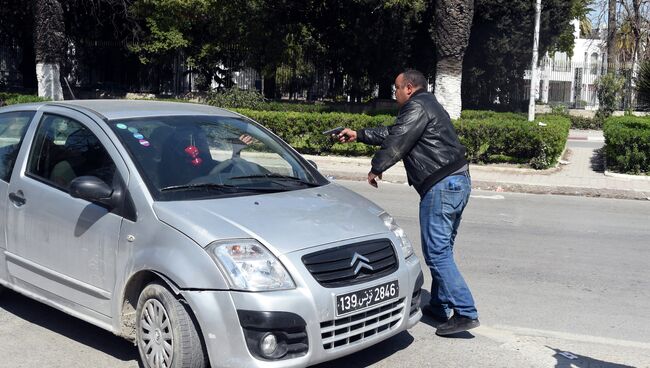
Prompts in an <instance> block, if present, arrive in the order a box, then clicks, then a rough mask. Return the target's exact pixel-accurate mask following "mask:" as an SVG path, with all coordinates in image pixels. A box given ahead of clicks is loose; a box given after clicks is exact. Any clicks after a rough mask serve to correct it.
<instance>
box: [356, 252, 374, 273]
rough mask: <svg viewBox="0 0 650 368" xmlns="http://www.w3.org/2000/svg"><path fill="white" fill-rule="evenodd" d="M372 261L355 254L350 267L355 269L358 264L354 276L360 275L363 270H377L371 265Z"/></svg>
mask: <svg viewBox="0 0 650 368" xmlns="http://www.w3.org/2000/svg"><path fill="white" fill-rule="evenodd" d="M369 263H370V260H369V259H368V258H366V257H364V256H362V255H361V254H359V253H357V252H354V255H353V256H352V261H351V262H350V267H354V265H355V264H356V265H357V266H356V267H355V269H354V274H355V275H358V274H359V271H361V269H362V268H367V269H369V270H370V271H374V270H375V269H374V268H372V266H371V265H369Z"/></svg>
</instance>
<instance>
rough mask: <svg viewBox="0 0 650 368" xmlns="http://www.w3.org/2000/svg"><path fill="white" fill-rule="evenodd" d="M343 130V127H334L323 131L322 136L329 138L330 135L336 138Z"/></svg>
mask: <svg viewBox="0 0 650 368" xmlns="http://www.w3.org/2000/svg"><path fill="white" fill-rule="evenodd" d="M343 129H345V128H343V127H336V128H334V129H330V130H326V131H324V132H323V134H325V135H328V136H331V135H336V136H338V135H339V134H341V132H342V131H343Z"/></svg>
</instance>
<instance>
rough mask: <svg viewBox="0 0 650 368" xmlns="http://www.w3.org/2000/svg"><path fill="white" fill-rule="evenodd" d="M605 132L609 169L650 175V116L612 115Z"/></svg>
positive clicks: (606, 122) (607, 121)
mask: <svg viewBox="0 0 650 368" xmlns="http://www.w3.org/2000/svg"><path fill="white" fill-rule="evenodd" d="M603 133H604V135H605V156H606V157H607V168H608V169H609V170H612V171H618V172H622V173H630V174H642V173H644V174H646V175H650V118H647V117H636V116H621V117H612V118H609V119H607V120H606V121H605V127H604V129H603Z"/></svg>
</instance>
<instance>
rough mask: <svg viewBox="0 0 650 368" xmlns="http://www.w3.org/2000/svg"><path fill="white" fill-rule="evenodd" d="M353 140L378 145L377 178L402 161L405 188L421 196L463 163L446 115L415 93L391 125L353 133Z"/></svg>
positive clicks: (425, 94)
mask: <svg viewBox="0 0 650 368" xmlns="http://www.w3.org/2000/svg"><path fill="white" fill-rule="evenodd" d="M357 141H359V142H362V143H366V144H372V145H375V146H379V145H380V146H381V149H380V150H379V151H377V153H375V156H374V157H373V158H372V163H371V164H372V169H371V170H370V171H371V172H372V173H373V174H375V175H379V174H380V173H383V172H384V171H386V170H387V169H388V168H389V167H391V166H393V165H395V164H396V163H397V162H398V161H399V160H402V159H403V160H404V167H405V168H406V175H407V177H408V182H409V185H412V186H413V187H414V188H415V189H416V190H417V191H418V193H419V194H420V196H421V197H423V196H424V195H425V194H426V192H427V191H428V190H429V189H430V188H431V187H432V186H433V185H435V184H436V183H437V182H439V181H440V180H442V179H444V178H445V177H447V176H448V175H449V174H452V173H454V172H456V171H458V170H459V169H460V168H462V167H463V166H464V165H466V164H467V160H466V159H465V146H463V145H462V144H461V143H460V141H459V140H458V136H457V135H456V130H455V129H454V126H453V125H452V124H451V119H450V118H449V114H447V112H446V111H445V109H444V108H443V107H442V105H440V103H439V102H438V100H437V99H436V98H435V96H434V95H433V94H431V93H429V92H426V91H424V90H421V91H417V92H416V93H415V94H413V95H411V98H409V100H408V101H407V102H406V103H405V104H404V106H402V108H400V110H399V112H398V114H397V119H396V120H395V124H393V125H391V126H388V127H386V126H383V127H378V128H366V129H361V130H359V131H357Z"/></svg>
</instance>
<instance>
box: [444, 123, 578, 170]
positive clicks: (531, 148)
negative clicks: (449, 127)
mask: <svg viewBox="0 0 650 368" xmlns="http://www.w3.org/2000/svg"><path fill="white" fill-rule="evenodd" d="M539 122H542V123H544V124H546V125H545V126H542V125H540V124H538V123H539ZM455 127H456V131H457V133H458V135H459V138H460V140H461V142H462V143H463V144H464V145H465V147H466V148H467V157H468V159H469V160H470V161H471V162H474V163H496V162H508V163H518V164H528V165H530V166H531V167H533V168H535V169H545V168H548V167H551V166H552V165H554V164H555V163H556V162H557V160H558V159H559V157H560V155H561V154H562V151H563V150H564V147H565V145H566V141H567V138H568V136H569V127H570V122H569V119H568V118H567V117H564V116H557V115H542V116H539V117H538V119H537V120H535V122H534V123H531V122H528V121H527V120H526V117H525V116H523V115H519V114H512V113H501V114H500V113H495V112H492V111H466V112H463V115H461V118H460V119H459V120H457V121H456V122H455Z"/></svg>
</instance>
